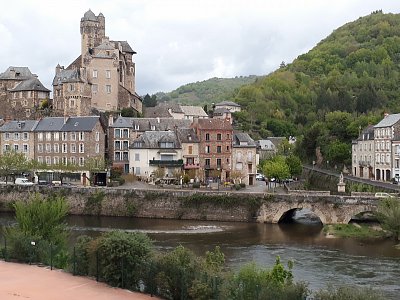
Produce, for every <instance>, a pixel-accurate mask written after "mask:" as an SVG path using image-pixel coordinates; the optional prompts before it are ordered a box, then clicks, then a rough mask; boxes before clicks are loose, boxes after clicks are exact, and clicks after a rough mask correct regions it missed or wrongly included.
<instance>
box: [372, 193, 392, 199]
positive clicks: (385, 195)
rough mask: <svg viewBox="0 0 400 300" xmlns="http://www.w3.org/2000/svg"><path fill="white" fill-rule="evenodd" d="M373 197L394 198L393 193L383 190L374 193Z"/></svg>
mask: <svg viewBox="0 0 400 300" xmlns="http://www.w3.org/2000/svg"><path fill="white" fill-rule="evenodd" d="M375 197H376V198H394V196H393V195H391V194H389V193H383V192H378V193H375Z"/></svg>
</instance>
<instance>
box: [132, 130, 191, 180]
mask: <svg viewBox="0 0 400 300" xmlns="http://www.w3.org/2000/svg"><path fill="white" fill-rule="evenodd" d="M129 151H130V156H129V166H130V168H131V170H132V173H133V174H135V175H136V176H139V177H142V178H144V179H146V180H147V179H150V178H151V176H152V174H153V172H154V171H156V170H157V169H158V168H161V169H162V170H163V171H164V175H163V177H164V178H173V177H174V175H175V174H178V173H180V172H181V171H182V166H183V160H182V147H181V144H180V141H179V139H178V137H177V134H176V133H175V132H174V131H146V132H144V133H143V134H142V135H141V136H140V137H138V138H137V139H135V140H134V141H133V143H132V144H131V146H130V149H129Z"/></svg>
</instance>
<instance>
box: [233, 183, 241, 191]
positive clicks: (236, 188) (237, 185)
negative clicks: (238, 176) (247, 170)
mask: <svg viewBox="0 0 400 300" xmlns="http://www.w3.org/2000/svg"><path fill="white" fill-rule="evenodd" d="M234 187H235V190H237V191H238V190H240V189H241V188H242V187H241V186H240V184H235V185H234Z"/></svg>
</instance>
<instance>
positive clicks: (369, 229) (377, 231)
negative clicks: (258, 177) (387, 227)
mask: <svg viewBox="0 0 400 300" xmlns="http://www.w3.org/2000/svg"><path fill="white" fill-rule="evenodd" d="M323 232H324V234H325V236H326V237H327V238H337V237H339V238H376V239H383V238H388V237H390V234H389V233H388V232H386V231H384V230H382V228H381V227H380V226H378V225H366V224H361V225H360V224H357V223H351V224H334V225H325V226H324V228H323Z"/></svg>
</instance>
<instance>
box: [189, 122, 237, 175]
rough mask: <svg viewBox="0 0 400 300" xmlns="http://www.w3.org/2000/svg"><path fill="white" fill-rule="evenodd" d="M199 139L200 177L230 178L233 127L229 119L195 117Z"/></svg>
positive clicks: (193, 125)
mask: <svg viewBox="0 0 400 300" xmlns="http://www.w3.org/2000/svg"><path fill="white" fill-rule="evenodd" d="M192 128H194V130H195V132H196V135H197V137H198V139H199V163H200V174H199V175H200V179H201V180H203V181H206V180H211V179H212V180H220V181H222V182H224V181H229V180H230V173H231V170H232V167H231V166H232V164H231V163H232V162H231V157H232V137H233V129H232V124H231V123H230V121H229V120H223V119H195V120H194V121H193V124H192Z"/></svg>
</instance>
